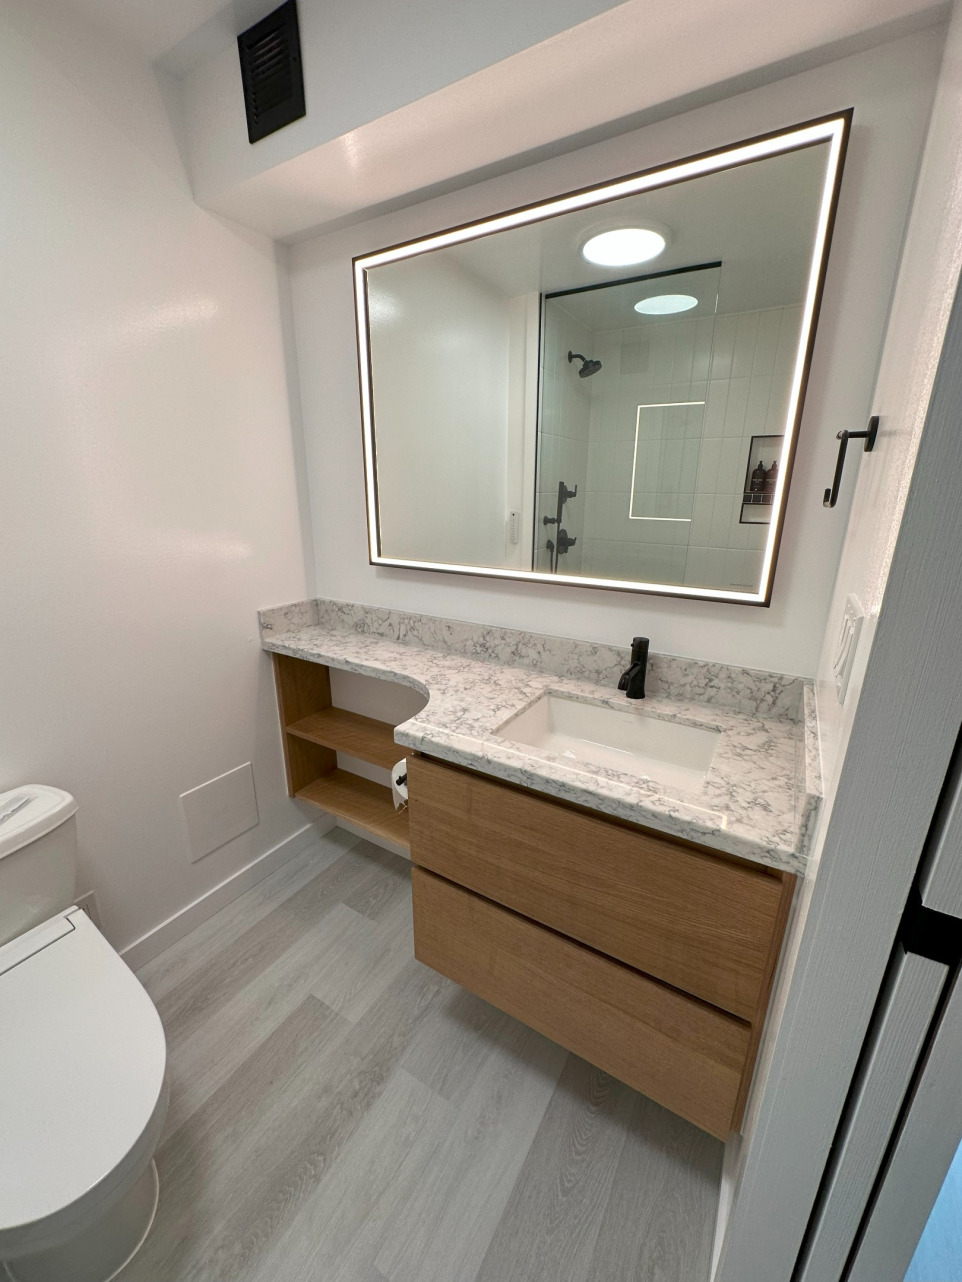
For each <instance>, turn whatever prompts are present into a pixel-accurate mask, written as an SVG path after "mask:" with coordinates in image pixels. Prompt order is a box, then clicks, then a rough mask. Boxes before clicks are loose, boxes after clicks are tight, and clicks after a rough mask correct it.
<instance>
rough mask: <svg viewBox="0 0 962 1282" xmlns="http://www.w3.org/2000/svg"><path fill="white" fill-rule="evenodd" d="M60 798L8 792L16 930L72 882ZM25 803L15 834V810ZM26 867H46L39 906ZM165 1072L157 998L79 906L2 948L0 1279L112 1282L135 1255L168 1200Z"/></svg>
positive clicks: (1, 798) (0, 909) (1, 846)
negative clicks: (160, 1165) (161, 1166)
mask: <svg viewBox="0 0 962 1282" xmlns="http://www.w3.org/2000/svg"><path fill="white" fill-rule="evenodd" d="M57 791H58V790H53V789H18V790H15V792H14V793H6V794H3V795H0V932H2V931H3V930H4V920H3V919H4V915H5V914H6V934H7V935H9V934H10V933H11V930H10V920H11V919H13V920H14V921H15V922H16V923H17V924H21V923H22V922H23V921H24V919H25V917H24V909H25V904H24V900H25V899H28V900H29V901H30V902H29V903H28V905H27V907H29V910H30V914H31V915H32V916H34V917H36V916H37V915H41V914H42V913H43V911H44V910H45V909H48V908H49V907H50V904H51V899H52V897H60V896H62V895H63V892H64V887H65V882H66V881H67V880H69V879H68V878H67V877H66V874H65V872H64V868H63V867H59V866H58V867H57V868H56V869H54V867H53V865H54V864H57V865H61V864H66V863H69V862H70V860H71V858H72V852H71V847H72V841H71V837H70V834H64V833H63V832H62V831H61V829H62V827H63V826H65V825H66V824H67V823H68V822H69V821H71V820H72V815H73V814H74V812H75V811H76V805H75V803H74V804H73V808H72V809H71V808H70V806H68V805H66V804H65V803H64V802H63V798H68V800H69V801H70V802H72V798H69V797H68V794H66V793H59V795H58V796H57V797H52V796H51V794H53V793H55V792H57ZM25 795H29V797H30V800H29V801H28V802H27V804H21V805H20V808H19V810H18V811H17V812H16V813H15V814H12V815H10V818H9V819H8V820H7V821H6V825H7V827H6V831H5V823H4V820H3V816H4V814H5V813H9V812H10V810H11V806H12V805H13V804H15V803H16V802H17V801H20V802H22V800H23V797H24V796H25ZM58 806H59V811H58V813H57V815H56V818H58V820H59V822H57V823H56V824H54V825H53V826H50V825H51V823H52V819H51V813H52V810H56V808H57V807H58ZM31 810H32V813H31ZM68 811H69V813H68ZM15 820H16V821H19V822H18V830H14V829H13V827H12V824H13V822H14V821H15ZM32 822H33V823H34V826H33V827H31V823H32ZM45 825H46V829H45V831H44V832H42V833H40V835H39V836H37V834H36V829H37V827H40V828H43V827H44V826H45ZM11 856H12V857H13V858H14V859H15V858H17V857H18V856H19V859H20V866H19V867H16V868H14V869H13V874H12V876H11V878H8V879H7V880H11V881H13V880H15V881H16V886H17V891H18V893H19V896H20V898H19V902H18V903H17V904H14V903H13V901H12V900H11V899H10V898H9V897H6V896H8V890H7V884H6V881H5V879H4V865H5V864H7V865H8V867H13V865H12V863H11V862H9V860H10V858H11ZM27 860H29V861H30V862H32V863H34V864H35V865H36V868H37V873H36V877H35V878H34V881H33V884H34V886H35V889H36V892H37V893H36V894H34V895H33V897H32V898H31V897H30V895H29V894H28V881H29V877H28V874H27V871H26V861H27ZM69 884H70V895H71V896H72V893H73V883H72V880H70V882H69ZM41 888H42V889H41ZM0 938H3V935H2V934H0ZM166 1067H167V1052H166V1043H165V1039H164V1031H163V1027H162V1025H161V1022H160V1017H159V1016H158V1014H157V1011H156V1009H155V1008H154V1005H153V1003H152V1002H151V1000H150V998H149V997H148V995H147V993H146V992H145V990H144V989H143V987H142V986H141V984H140V982H139V981H138V980H137V978H136V977H135V976H134V974H133V973H132V972H131V971H130V969H129V968H128V967H127V965H126V963H125V962H124V961H123V960H122V959H121V957H120V956H119V955H118V954H117V953H116V952H115V951H114V950H113V948H112V947H111V946H110V944H109V943H108V942H107V940H106V939H104V937H103V935H101V933H100V932H99V931H98V930H97V928H96V927H95V926H94V925H93V923H92V922H91V921H90V919H89V918H88V917H87V916H86V914H85V913H84V912H82V911H81V910H80V909H78V908H75V907H74V908H70V907H68V908H66V909H64V908H61V909H60V911H56V912H53V913H52V914H51V915H49V916H46V917H45V918H44V920H42V921H40V922H39V924H36V925H32V926H31V927H30V928H29V929H27V930H25V931H21V932H20V933H17V934H14V935H13V937H12V938H8V939H7V942H5V943H3V944H2V946H0V1137H2V1141H0V1277H2V1276H3V1273H4V1271H5V1272H6V1277H7V1278H8V1279H11V1280H12V1282H108V1279H110V1278H113V1277H115V1276H116V1275H117V1274H118V1273H119V1272H120V1270H121V1269H123V1267H124V1266H125V1265H126V1264H127V1263H128V1261H129V1260H130V1258H131V1257H132V1256H133V1255H134V1254H135V1253H136V1251H137V1249H138V1248H139V1247H140V1245H141V1243H142V1242H143V1240H144V1238H145V1237H146V1235H147V1233H148V1231H149V1229H150V1225H151V1223H152V1221H153V1217H154V1212H155V1210H156V1205H157V1195H158V1182H157V1172H156V1167H155V1166H154V1163H153V1155H154V1150H155V1149H156V1147H157V1143H158V1141H159V1139H160V1133H161V1129H162V1127H163V1124H164V1119H165V1117H166V1113H167V1080H166Z"/></svg>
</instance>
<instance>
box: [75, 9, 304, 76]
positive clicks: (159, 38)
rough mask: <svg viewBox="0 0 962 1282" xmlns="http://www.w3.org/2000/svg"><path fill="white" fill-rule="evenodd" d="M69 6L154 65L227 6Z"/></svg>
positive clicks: (268, 10)
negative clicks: (108, 31) (154, 61)
mask: <svg viewBox="0 0 962 1282" xmlns="http://www.w3.org/2000/svg"><path fill="white" fill-rule="evenodd" d="M278 2H279V0H278ZM69 3H70V5H71V6H72V8H74V9H76V10H78V11H79V12H80V13H82V14H83V15H84V17H86V18H88V19H89V20H90V21H91V22H94V23H97V24H98V25H101V26H105V27H108V28H109V29H110V30H111V31H113V32H114V33H115V34H116V35H118V36H119V37H120V38H121V39H122V40H124V41H126V43H127V44H131V45H133V46H134V47H135V48H136V49H138V50H139V51H140V53H142V54H143V55H144V57H145V58H147V59H148V60H149V61H151V62H152V61H153V60H154V59H155V58H159V57H160V55H161V54H164V53H166V52H167V51H168V49H171V48H173V46H174V45H176V44H177V43H178V42H179V41H181V40H183V39H184V38H185V37H186V36H189V35H190V34H191V33H192V32H193V31H196V30H197V28H198V27H201V26H203V25H204V23H205V22H208V21H209V20H210V19H211V18H213V17H214V16H215V15H217V14H219V13H220V12H221V11H222V10H223V9H224V7H225V6H224V0H69ZM272 8H276V5H275V4H271V5H269V7H268V9H267V10H266V12H270V9H272ZM241 30H243V27H242V28H241Z"/></svg>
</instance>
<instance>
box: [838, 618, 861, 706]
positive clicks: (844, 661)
mask: <svg viewBox="0 0 962 1282" xmlns="http://www.w3.org/2000/svg"><path fill="white" fill-rule="evenodd" d="M864 618H865V613H864V611H863V610H862V606H861V603H860V601H859V599H858V597H857V596H855V595H854V594H852V593H849V596H848V599H847V601H846V602H845V609H844V611H843V612H842V626H841V628H840V629H839V634H838V641H837V642H836V644H835V654H834V656H833V658H832V671H833V674H834V677H835V695H836V698H837V699H838V701H839V703H844V702H845V696H846V694H847V693H848V682H849V678H850V677H851V675H852V665H853V664H854V662H855V651H856V650H857V649H858V639H859V636H860V635H861V632H862V621H863V620H864Z"/></svg>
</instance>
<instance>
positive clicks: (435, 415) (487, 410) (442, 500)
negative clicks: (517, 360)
mask: <svg viewBox="0 0 962 1282" xmlns="http://www.w3.org/2000/svg"><path fill="white" fill-rule="evenodd" d="M368 294H369V310H370V318H371V319H370V325H371V365H372V368H373V370H374V388H375V395H374V421H375V431H376V437H377V459H378V513H379V515H380V530H381V552H382V554H383V555H384V556H388V557H397V558H398V559H401V560H410V561H436V560H438V559H439V557H440V555H441V553H440V550H441V549H443V559H444V560H451V561H461V562H463V563H464V564H466V565H503V564H504V558H505V523H506V519H507V495H508V411H509V404H508V398H509V390H508V373H509V358H510V344H511V333H512V315H513V313H512V310H511V308H510V300H509V299H508V298H507V297H506V296H505V295H504V294H502V293H501V292H500V291H499V290H496V289H494V288H493V287H492V286H491V285H490V284H488V283H487V282H485V281H483V280H481V279H480V277H478V276H476V275H474V273H472V272H469V271H468V270H466V269H465V268H464V267H462V266H461V265H460V264H459V263H457V262H454V261H452V260H451V259H450V258H445V257H444V256H443V255H433V256H431V255H429V256H428V257H427V258H417V259H415V258H412V259H404V260H402V261H401V262H399V263H389V264H387V265H385V266H382V267H380V268H378V270H377V272H376V273H373V274H372V277H371V280H370V281H369V284H368ZM517 462H518V465H519V468H520V462H521V460H520V456H519V458H518V460H517Z"/></svg>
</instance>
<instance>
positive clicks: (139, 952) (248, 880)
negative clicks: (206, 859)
mask: <svg viewBox="0 0 962 1282" xmlns="http://www.w3.org/2000/svg"><path fill="white" fill-rule="evenodd" d="M334 826H335V823H334V819H333V817H332V816H331V815H320V816H319V817H318V819H317V821H316V822H315V823H309V824H305V826H304V827H303V828H301V829H299V830H298V831H297V832H295V833H294V834H293V835H292V836H290V837H288V838H287V839H286V840H284V841H282V842H279V843H278V844H277V845H276V846H274V847H272V848H271V849H270V850H267V851H265V852H264V854H262V855H258V856H257V858H256V859H253V860H252V861H251V862H250V863H249V864H246V865H245V866H244V867H243V868H239V869H238V870H237V872H235V873H232V874H231V875H230V876H229V877H228V878H226V879H225V880H224V881H222V882H221V883H220V884H219V885H217V886H214V887H213V888H212V889H211V890H208V891H207V892H206V893H205V894H203V895H201V896H200V898H199V899H195V900H194V902H193V903H191V904H188V905H187V907H186V908H181V910H180V911H179V912H176V913H174V915H173V916H172V917H168V918H167V920H166V921H162V922H161V923H160V925H159V926H155V927H154V928H153V930H148V931H147V933H146V934H145V935H141V937H140V938H139V939H135V940H134V942H133V943H132V944H128V945H127V947H126V948H122V949H121V950H120V955H121V957H123V959H124V961H125V962H126V963H127V965H128V966H129V967H130V969H131V970H139V969H140V967H141V966H144V965H146V963H147V962H149V961H153V959H154V958H155V957H156V956H157V955H158V954H159V953H162V952H163V951H164V949H165V948H169V947H170V945H171V944H176V943H177V941H178V939H183V937H184V936H185V935H188V934H190V932H191V931H192V930H193V929H194V928H195V927H196V926H199V925H200V924H201V922H204V921H206V920H207V919H208V917H213V915H214V913H217V912H220V910H221V909H222V908H226V907H227V905H228V904H229V903H231V901H232V900H234V899H237V898H238V896H240V895H242V894H243V893H244V891H245V890H250V888H251V886H256V885H257V883H258V882H259V881H263V880H264V878H265V877H267V876H269V874H270V873H272V872H273V871H274V870H275V868H280V867H281V865H282V864H286V863H287V861H288V859H293V858H294V856H295V855H299V854H300V853H301V852H302V851H304V850H306V849H307V848H308V846H310V845H311V844H312V843H313V842H315V841H317V839H318V837H322V836H323V835H324V834H325V833H326V832H330V831H331V829H332V828H333V827H334Z"/></svg>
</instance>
